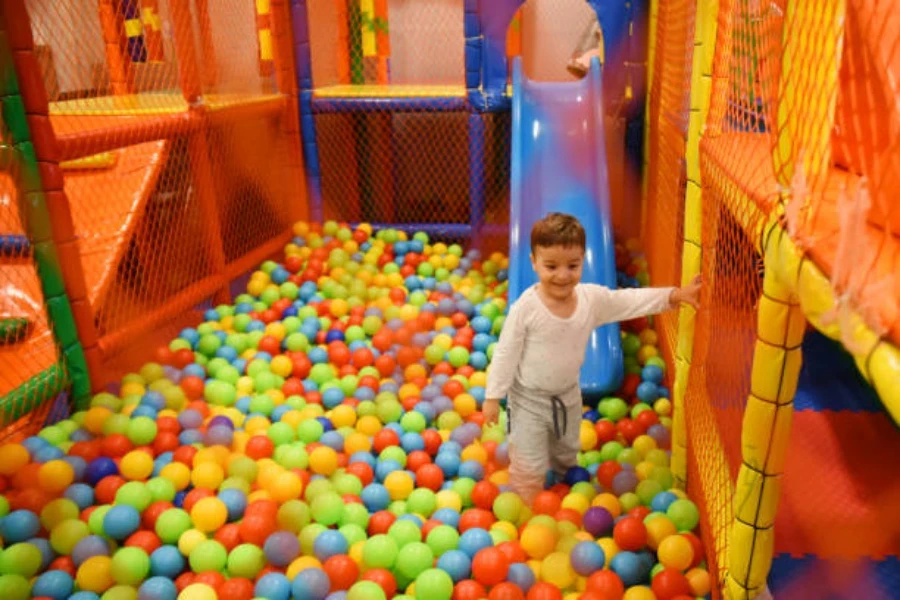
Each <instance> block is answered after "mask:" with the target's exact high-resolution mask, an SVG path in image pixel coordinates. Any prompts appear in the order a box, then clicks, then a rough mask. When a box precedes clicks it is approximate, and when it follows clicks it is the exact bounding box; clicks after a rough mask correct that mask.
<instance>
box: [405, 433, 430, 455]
mask: <svg viewBox="0 0 900 600" xmlns="http://www.w3.org/2000/svg"><path fill="white" fill-rule="evenodd" d="M400 447H401V448H403V450H404V451H405V452H406V453H407V454H409V453H410V452H414V451H416V450H424V449H425V440H423V439H422V436H421V435H419V434H418V433H415V432H412V431H408V432H406V433H404V434H403V435H402V436H400Z"/></svg>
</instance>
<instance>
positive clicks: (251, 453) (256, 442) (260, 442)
mask: <svg viewBox="0 0 900 600" xmlns="http://www.w3.org/2000/svg"><path fill="white" fill-rule="evenodd" d="M274 453H275V444H274V443H273V442H272V440H270V439H269V437H268V436H265V435H254V436H253V437H251V438H250V439H249V440H247V446H246V447H245V448H244V454H246V455H247V456H248V457H249V458H252V459H253V460H260V459H262V458H271V456H272V454H274Z"/></svg>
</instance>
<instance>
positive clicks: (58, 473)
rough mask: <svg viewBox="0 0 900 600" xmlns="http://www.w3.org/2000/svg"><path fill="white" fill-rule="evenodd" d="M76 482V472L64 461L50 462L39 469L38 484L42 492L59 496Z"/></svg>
mask: <svg viewBox="0 0 900 600" xmlns="http://www.w3.org/2000/svg"><path fill="white" fill-rule="evenodd" d="M74 480H75V470H74V469H73V468H72V465H70V464H69V463H67V462H66V461H64V460H50V461H47V462H45V463H44V464H43V465H41V468H40V469H38V480H37V483H38V485H39V486H40V488H41V489H42V490H44V491H45V492H50V493H51V494H58V493H61V492H62V491H63V490H65V489H66V488H67V487H69V486H70V485H71V484H72V482H73V481H74Z"/></svg>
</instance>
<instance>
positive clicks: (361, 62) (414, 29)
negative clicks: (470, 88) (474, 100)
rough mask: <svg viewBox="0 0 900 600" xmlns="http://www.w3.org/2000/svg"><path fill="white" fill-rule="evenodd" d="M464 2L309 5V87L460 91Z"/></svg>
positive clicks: (381, 0) (321, 0)
mask: <svg viewBox="0 0 900 600" xmlns="http://www.w3.org/2000/svg"><path fill="white" fill-rule="evenodd" d="M464 8H465V5H464V2H463V0H373V1H372V2H368V3H367V2H362V3H360V2H348V1H347V0H309V1H308V2H307V14H308V18H309V23H310V24H311V27H310V31H309V36H310V52H311V54H312V74H313V85H314V87H315V88H316V89H319V90H321V89H322V88H326V87H330V86H338V85H397V86H401V85H402V86H432V85H441V86H448V85H453V86H460V87H462V86H463V84H464V81H465V36H464V34H463V22H464V21H463V19H464Z"/></svg>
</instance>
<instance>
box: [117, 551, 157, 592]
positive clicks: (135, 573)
mask: <svg viewBox="0 0 900 600" xmlns="http://www.w3.org/2000/svg"><path fill="white" fill-rule="evenodd" d="M110 573H111V574H112V577H113V580H114V581H115V582H116V583H119V584H122V585H134V586H136V585H139V584H140V583H141V582H142V581H144V579H145V578H146V577H147V575H148V574H149V573H150V557H149V556H147V553H146V552H145V551H144V550H142V549H141V548H134V547H125V548H121V549H120V550H118V551H116V553H115V554H114V555H113V557H112V562H111V564H110Z"/></svg>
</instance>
